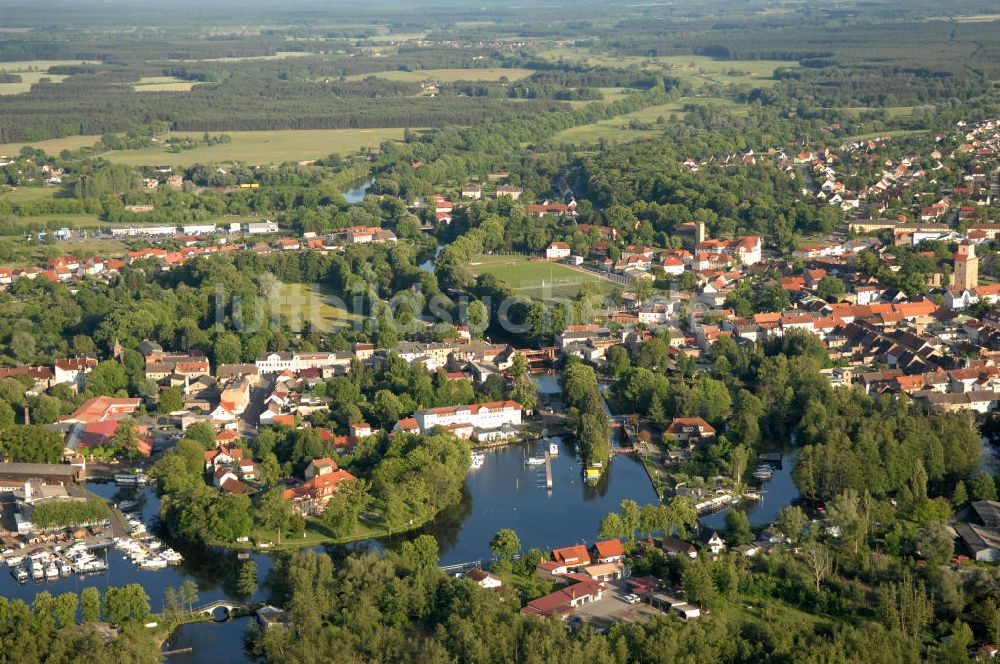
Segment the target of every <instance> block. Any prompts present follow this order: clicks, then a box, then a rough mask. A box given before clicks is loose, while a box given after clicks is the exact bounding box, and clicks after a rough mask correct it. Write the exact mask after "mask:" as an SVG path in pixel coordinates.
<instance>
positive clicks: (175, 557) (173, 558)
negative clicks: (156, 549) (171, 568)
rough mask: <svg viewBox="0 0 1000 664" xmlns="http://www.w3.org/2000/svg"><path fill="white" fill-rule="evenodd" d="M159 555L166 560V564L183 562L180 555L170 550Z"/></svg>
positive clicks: (165, 550)
mask: <svg viewBox="0 0 1000 664" xmlns="http://www.w3.org/2000/svg"><path fill="white" fill-rule="evenodd" d="M160 555H161V556H163V559H164V560H166V561H167V562H168V563H170V564H172V565H173V564H176V563H179V562H182V561H183V560H184V557H183V556H181V554H179V553H177V552H176V551H174V550H173V549H170V548H167V549H164V550H163V552H162V553H161V554H160Z"/></svg>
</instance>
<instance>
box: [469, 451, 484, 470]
mask: <svg viewBox="0 0 1000 664" xmlns="http://www.w3.org/2000/svg"><path fill="white" fill-rule="evenodd" d="M484 463H486V455H485V454H483V453H482V452H473V453H472V466H471V467H472V468H473V469H476V468H482V467H483V464H484Z"/></svg>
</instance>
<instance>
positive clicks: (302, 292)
mask: <svg viewBox="0 0 1000 664" xmlns="http://www.w3.org/2000/svg"><path fill="white" fill-rule="evenodd" d="M338 304H339V303H337V302H336V300H335V299H334V296H333V294H332V293H330V292H328V291H327V289H326V288H325V287H323V286H322V285H320V284H281V285H280V287H279V291H278V297H277V300H276V301H272V302H271V310H272V311H277V312H278V313H279V314H280V315H281V316H284V317H285V318H287V319H288V324H289V326H290V327H291V329H292V331H293V332H300V331H301V330H302V323H303V322H304V321H310V322H312V324H313V325H314V326H315V327H316V328H317V329H318V330H319V331H320V332H332V331H333V330H336V329H338V328H341V327H344V326H345V325H348V324H350V323H351V322H352V321H355V320H357V316H355V315H354V314H352V313H350V312H349V311H347V310H346V309H343V308H341V307H340V306H338Z"/></svg>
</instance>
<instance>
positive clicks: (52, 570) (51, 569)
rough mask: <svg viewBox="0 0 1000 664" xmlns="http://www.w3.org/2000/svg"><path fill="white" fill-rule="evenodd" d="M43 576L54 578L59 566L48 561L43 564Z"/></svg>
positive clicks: (57, 576)
mask: <svg viewBox="0 0 1000 664" xmlns="http://www.w3.org/2000/svg"><path fill="white" fill-rule="evenodd" d="M45 578H46V579H56V578H59V568H58V567H56V564H55V563H49V564H48V565H46V566H45Z"/></svg>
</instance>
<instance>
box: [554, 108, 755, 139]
mask: <svg viewBox="0 0 1000 664" xmlns="http://www.w3.org/2000/svg"><path fill="white" fill-rule="evenodd" d="M687 104H705V105H708V104H713V105H722V106H725V107H727V108H728V109H729V110H731V111H734V112H740V111H741V110H744V111H745V109H742V108H741V107H740V105H739V104H737V103H736V102H734V101H732V100H730V99H723V98H719V97H682V98H680V99H678V100H677V101H674V102H670V103H669V104H661V105H659V106H650V107H649V108H643V109H641V110H638V111H635V112H633V113H628V114H626V115H620V116H618V117H614V118H609V119H607V120H601V121H599V122H594V123H591V124H586V125H580V126H578V127H571V128H569V129H564V130H563V131H561V132H559V133H558V134H556V135H555V137H554V138H553V140H554V141H555V143H556V144H558V145H583V144H596V143H598V142H599V141H601V140H602V139H603V140H605V141H608V142H610V143H628V142H631V141H639V140H644V139H648V138H655V137H656V136H659V135H660V134H662V133H663V129H662V127H661V126H660V125H658V124H657V122H658V120H659V118H661V117H662V118H663V119H664V121H666V122H671V117H672V116H674V117H675V118H676V121H679V122H683V120H684V116H685V113H684V111H682V110H681V109H682V108H683V107H684V106H685V105H687ZM633 121H637V122H639V123H642V125H644V126H645V127H644V128H639V127H631V126H629V125H630V124H631V123H632V122H633Z"/></svg>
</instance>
